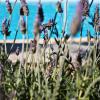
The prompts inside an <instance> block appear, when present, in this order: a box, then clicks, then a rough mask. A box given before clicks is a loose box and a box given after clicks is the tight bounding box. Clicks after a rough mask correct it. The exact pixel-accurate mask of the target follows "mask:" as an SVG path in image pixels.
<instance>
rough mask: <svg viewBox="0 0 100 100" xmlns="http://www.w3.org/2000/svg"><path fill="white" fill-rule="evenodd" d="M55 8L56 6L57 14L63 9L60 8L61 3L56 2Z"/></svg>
mask: <svg viewBox="0 0 100 100" xmlns="http://www.w3.org/2000/svg"><path fill="white" fill-rule="evenodd" d="M56 6H57V11H58V12H59V13H63V9H62V6H61V2H59V1H58V2H57V4H56Z"/></svg>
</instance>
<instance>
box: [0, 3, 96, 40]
mask: <svg viewBox="0 0 100 100" xmlns="http://www.w3.org/2000/svg"><path fill="white" fill-rule="evenodd" d="M12 5H13V4H12ZM55 5H56V4H55V3H43V9H44V15H45V20H44V23H46V22H48V20H49V19H52V18H53V17H54V15H55V12H56V8H55ZM28 6H29V10H30V14H29V17H28V37H29V38H30V39H32V38H33V37H34V35H33V29H34V27H33V22H34V19H35V16H36V13H37V3H29V4H28ZM75 8H76V4H75V3H70V4H69V5H68V21H67V27H66V33H67V34H70V25H71V21H72V18H73V17H74V15H75ZM19 9H20V4H19V3H17V4H16V6H15V8H14V12H13V16H12V22H11V27H10V30H11V31H12V32H11V34H10V36H9V37H8V39H14V36H15V31H16V27H17V24H18V20H19V17H20V16H19ZM94 10H95V4H94V5H92V8H91V13H90V15H91V16H93V13H94ZM4 17H6V18H8V17H9V14H8V12H7V10H6V5H5V4H4V3H0V22H1V23H0V30H1V25H2V20H3V19H4ZM62 17H63V16H62ZM62 17H61V15H60V14H59V15H58V17H57V23H58V24H57V28H58V31H59V37H61V36H62V34H61V28H62V23H63V18H62ZM84 27H88V26H86V25H85V26H84ZM90 30H93V29H92V27H91V28H90ZM84 33H85V30H83V36H84V37H85V36H86V34H84ZM91 34H92V35H93V34H94V32H91ZM76 37H79V35H77V36H76ZM2 39H3V35H2V34H0V40H2ZM17 39H22V34H21V32H20V29H19V32H18V35H17Z"/></svg>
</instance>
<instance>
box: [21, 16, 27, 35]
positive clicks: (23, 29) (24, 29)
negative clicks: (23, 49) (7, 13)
mask: <svg viewBox="0 0 100 100" xmlns="http://www.w3.org/2000/svg"><path fill="white" fill-rule="evenodd" d="M20 30H21V32H22V33H23V34H25V33H26V22H25V20H24V17H21V19H20Z"/></svg>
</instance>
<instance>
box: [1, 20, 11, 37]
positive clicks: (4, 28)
mask: <svg viewBox="0 0 100 100" xmlns="http://www.w3.org/2000/svg"><path fill="white" fill-rule="evenodd" d="M2 33H3V34H5V35H6V36H8V35H9V34H10V32H9V29H8V21H7V19H6V18H4V20H3V22H2Z"/></svg>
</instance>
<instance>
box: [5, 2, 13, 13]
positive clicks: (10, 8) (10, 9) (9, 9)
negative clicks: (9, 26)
mask: <svg viewBox="0 0 100 100" xmlns="http://www.w3.org/2000/svg"><path fill="white" fill-rule="evenodd" d="M6 7H7V10H8V12H9V14H12V6H11V3H10V2H9V0H6Z"/></svg>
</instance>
